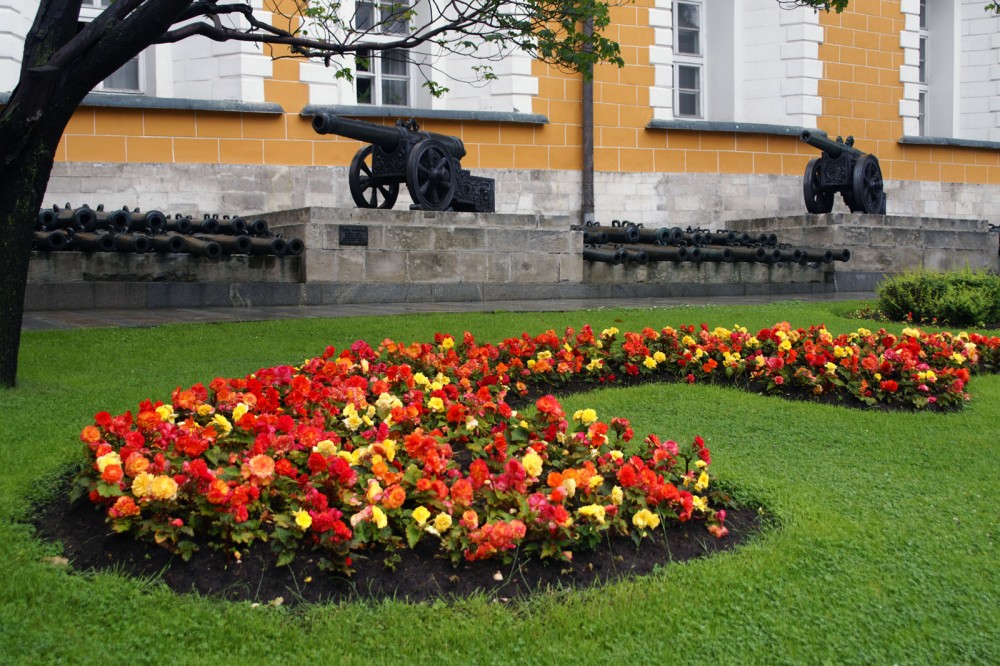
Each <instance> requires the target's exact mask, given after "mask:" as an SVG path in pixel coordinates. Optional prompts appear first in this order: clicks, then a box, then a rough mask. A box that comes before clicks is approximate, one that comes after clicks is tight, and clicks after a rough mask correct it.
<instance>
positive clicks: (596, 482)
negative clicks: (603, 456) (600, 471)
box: [587, 474, 604, 490]
mask: <svg viewBox="0 0 1000 666" xmlns="http://www.w3.org/2000/svg"><path fill="white" fill-rule="evenodd" d="M602 483H604V477H603V476H598V475H597V474H595V475H594V476H592V477H590V481H588V482H587V487H588V488H590V489H591V490H594V489H595V488H599V487H600V486H601V484H602Z"/></svg>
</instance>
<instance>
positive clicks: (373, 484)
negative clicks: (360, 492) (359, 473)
mask: <svg viewBox="0 0 1000 666" xmlns="http://www.w3.org/2000/svg"><path fill="white" fill-rule="evenodd" d="M381 494H382V486H380V485H379V484H378V481H376V480H375V479H370V483H369V484H368V490H367V491H366V492H365V499H366V500H368V503H369V504H374V503H375V502H377V501H378V497H379V495H381Z"/></svg>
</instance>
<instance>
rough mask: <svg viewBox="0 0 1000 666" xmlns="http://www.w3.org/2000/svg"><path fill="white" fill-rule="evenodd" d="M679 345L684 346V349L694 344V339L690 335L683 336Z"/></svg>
mask: <svg viewBox="0 0 1000 666" xmlns="http://www.w3.org/2000/svg"><path fill="white" fill-rule="evenodd" d="M681 344H682V345H684V346H685V347H690V346H691V345H693V344H695V342H694V338H692V337H691V336H690V335H685V336H684V337H683V338H681Z"/></svg>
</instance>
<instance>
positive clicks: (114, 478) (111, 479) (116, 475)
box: [101, 465, 122, 483]
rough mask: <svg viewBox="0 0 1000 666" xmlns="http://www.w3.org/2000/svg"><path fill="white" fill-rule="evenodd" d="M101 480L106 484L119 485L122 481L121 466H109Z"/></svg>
mask: <svg viewBox="0 0 1000 666" xmlns="http://www.w3.org/2000/svg"><path fill="white" fill-rule="evenodd" d="M101 479H102V480H103V481H104V482H105V483H118V482H119V481H121V480H122V466H121V465H108V466H106V467H105V468H104V471H103V472H101Z"/></svg>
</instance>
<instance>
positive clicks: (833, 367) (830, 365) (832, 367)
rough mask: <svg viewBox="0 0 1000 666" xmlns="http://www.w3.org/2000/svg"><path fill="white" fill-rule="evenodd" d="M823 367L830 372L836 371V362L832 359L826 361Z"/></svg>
mask: <svg viewBox="0 0 1000 666" xmlns="http://www.w3.org/2000/svg"><path fill="white" fill-rule="evenodd" d="M823 367H824V368H826V371H827V372H829V373H831V374H833V373H835V372H837V364H836V363H834V362H833V361H827V362H826V365H824V366H823Z"/></svg>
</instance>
